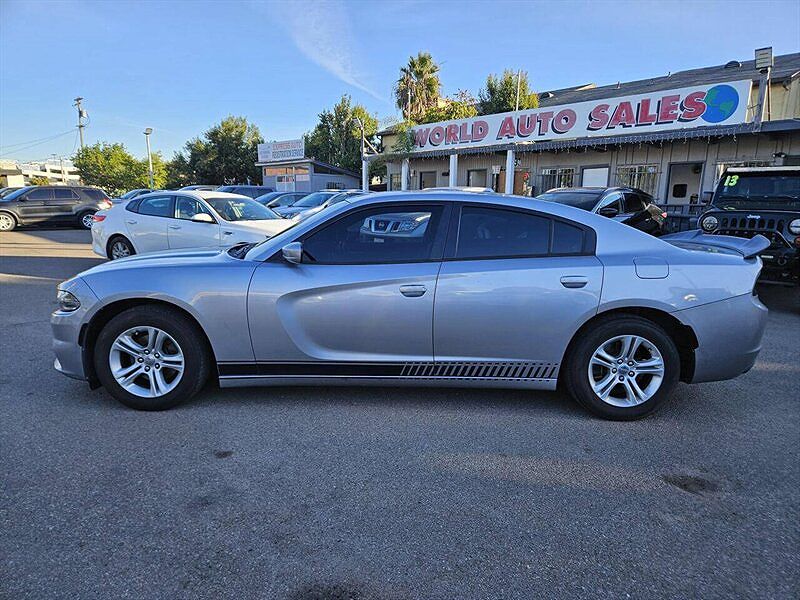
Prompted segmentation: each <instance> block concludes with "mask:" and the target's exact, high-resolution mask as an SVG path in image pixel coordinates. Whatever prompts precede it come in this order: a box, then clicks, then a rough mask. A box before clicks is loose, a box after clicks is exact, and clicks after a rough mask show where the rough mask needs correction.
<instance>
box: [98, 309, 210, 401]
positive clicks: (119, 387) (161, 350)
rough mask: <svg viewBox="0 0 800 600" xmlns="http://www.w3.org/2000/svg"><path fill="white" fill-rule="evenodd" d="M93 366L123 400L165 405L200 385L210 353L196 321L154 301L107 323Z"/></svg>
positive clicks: (191, 393)
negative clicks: (156, 304) (157, 304)
mask: <svg viewBox="0 0 800 600" xmlns="http://www.w3.org/2000/svg"><path fill="white" fill-rule="evenodd" d="M94 366H95V372H96V373H97V377H98V379H99V380H100V383H102V384H103V387H105V388H106V390H107V391H108V392H109V393H110V394H111V395H112V396H113V397H114V398H116V399H117V400H119V401H120V402H122V404H124V405H125V406H128V407H130V408H134V409H137V410H165V409H168V408H171V407H173V406H175V405H176V404H179V403H181V402H184V401H186V400H188V399H190V398H191V397H193V396H194V395H195V394H197V392H199V391H200V389H201V388H202V387H203V385H204V384H205V382H206V380H207V379H208V374H209V372H210V359H209V356H208V352H207V350H206V344H205V341H204V339H203V336H202V333H201V332H200V331H199V329H198V327H197V325H196V324H195V323H194V322H193V321H191V320H190V319H189V318H188V317H186V316H184V315H183V314H181V313H180V312H178V311H176V310H172V309H169V308H165V307H161V306H153V305H151V306H136V307H133V308H130V309H128V310H126V311H124V312H122V313H120V314H119V315H117V316H116V317H114V318H113V319H111V320H110V321H109V322H108V324H107V325H106V326H105V327H103V329H102V331H101V332H100V335H99V336H98V337H97V342H96V345H95V350H94Z"/></svg>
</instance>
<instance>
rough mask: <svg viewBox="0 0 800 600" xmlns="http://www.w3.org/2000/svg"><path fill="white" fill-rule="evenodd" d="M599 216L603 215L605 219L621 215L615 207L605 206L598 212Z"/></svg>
mask: <svg viewBox="0 0 800 600" xmlns="http://www.w3.org/2000/svg"><path fill="white" fill-rule="evenodd" d="M597 214H598V215H602V216H604V217H609V218H613V217H616V216H617V215H618V214H619V211H618V210H617V209H616V208H614V207H613V206H604V207H603V208H601V209H600V210H598V211H597Z"/></svg>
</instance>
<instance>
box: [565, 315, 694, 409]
mask: <svg viewBox="0 0 800 600" xmlns="http://www.w3.org/2000/svg"><path fill="white" fill-rule="evenodd" d="M624 335H633V336H638V337H641V338H644V339H645V340H646V341H647V342H649V343H651V344H653V345H654V346H655V347H656V348H657V349H658V351H659V352H660V354H661V358H662V360H663V365H664V374H663V377H662V380H661V384H660V386H659V387H658V389H657V390H656V391H655V393H654V394H652V396H651V397H650V398H649V399H647V400H645V401H644V402H641V403H640V404H636V405H633V406H615V405H614V404H612V403H610V402H607V401H604V400H602V399H601V398H600V397H599V396H598V395H597V394H596V393H595V391H594V389H593V388H592V384H591V383H590V381H589V365H590V362H591V360H592V356H593V355H594V353H595V351H596V350H597V349H598V348H599V347H600V346H601V344H603V343H604V342H606V341H608V340H612V339H613V338H615V337H617V336H624ZM611 348H613V345H612V346H611ZM644 351H645V352H646V349H645V350H644ZM615 366H617V365H615ZM564 368H565V373H564V375H565V377H564V383H565V386H566V388H567V391H568V392H569V394H570V395H571V396H572V397H573V398H574V399H575V401H577V402H578V404H580V405H581V406H583V407H584V408H586V409H588V410H589V411H591V412H593V413H594V414H595V415H597V416H599V417H602V418H603V419H609V420H613V421H633V420H635V419H641V418H643V417H646V416H647V415H649V414H651V413H652V412H653V411H655V410H656V409H657V408H659V406H661V405H662V404H663V403H664V401H665V400H666V399H667V398H669V396H670V395H671V394H672V392H673V390H674V389H675V386H676V385H677V383H678V379H679V377H680V355H679V354H678V349H677V348H676V346H675V342H674V341H673V340H672V338H670V336H669V335H668V334H667V332H666V331H664V329H663V328H662V327H661V326H659V325H657V324H656V323H653V322H652V321H649V320H647V319H644V318H642V317H637V316H635V315H620V316H611V317H608V318H606V319H603V320H601V321H599V322H598V323H597V324H595V325H594V326H593V327H592V328H591V329H590V330H589V331H586V332H583V333H582V334H581V336H580V338H579V339H578V340H577V341H576V343H575V345H574V346H573V347H572V349H571V350H570V354H569V356H568V357H567V358H566V361H565V365H564ZM593 368H595V369H597V368H599V367H593ZM618 368H619V369H620V371H621V370H622V369H623V368H624V369H628V368H633V369H635V368H636V367H635V366H634V367H627V366H626V365H623V366H622V367H618ZM601 372H602V371H601ZM606 372H608V371H606ZM617 372H618V371H614V373H617ZM620 375H621V373H620ZM595 377H597V378H598V379H600V376H599V375H595ZM639 377H642V375H641V374H640V375H639ZM614 380H618V379H617V378H616V377H614ZM620 381H621V380H620ZM644 381H645V382H647V381H648V377H646V376H645V377H644ZM613 385H615V386H616V384H613ZM620 385H621V386H623V385H624V384H620ZM614 389H615V390H616V391H615V393H617V394H620V395H621V393H620V392H624V387H622V388H621V390H620V388H616V387H615V388H614ZM612 400H613V398H612Z"/></svg>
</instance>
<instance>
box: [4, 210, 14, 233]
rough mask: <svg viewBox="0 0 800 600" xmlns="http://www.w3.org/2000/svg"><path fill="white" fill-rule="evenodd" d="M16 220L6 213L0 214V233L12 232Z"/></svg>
mask: <svg viewBox="0 0 800 600" xmlns="http://www.w3.org/2000/svg"><path fill="white" fill-rule="evenodd" d="M16 227H17V220H16V219H15V218H14V217H13V216H12V215H10V214H8V213H0V231H14V229H15V228H16Z"/></svg>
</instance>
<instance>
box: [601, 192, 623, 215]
mask: <svg viewBox="0 0 800 600" xmlns="http://www.w3.org/2000/svg"><path fill="white" fill-rule="evenodd" d="M600 208H615V209H616V210H617V212H618V213H622V212H624V211H623V210H622V194H620V193H614V194H611V195H610V196H606V197H605V198H603V203H602V205H601V206H600ZM598 210H599V209H598Z"/></svg>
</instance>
